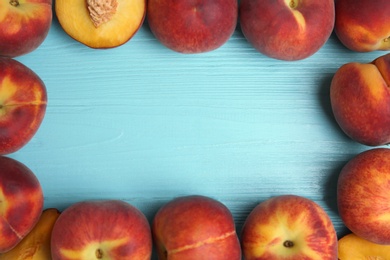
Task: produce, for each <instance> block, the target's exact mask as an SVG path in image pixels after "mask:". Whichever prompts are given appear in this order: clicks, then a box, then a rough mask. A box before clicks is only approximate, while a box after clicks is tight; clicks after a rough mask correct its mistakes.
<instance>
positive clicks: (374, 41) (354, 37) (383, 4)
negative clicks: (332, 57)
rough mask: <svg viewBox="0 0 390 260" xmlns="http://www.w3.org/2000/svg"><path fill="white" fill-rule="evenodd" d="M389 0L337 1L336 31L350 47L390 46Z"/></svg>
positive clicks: (389, 47)
mask: <svg viewBox="0 0 390 260" xmlns="http://www.w3.org/2000/svg"><path fill="white" fill-rule="evenodd" d="M389 13H390V2H389V1H388V0H376V1H370V0H359V1H356V0H338V1H336V23H335V33H336V35H337V37H338V38H339V39H340V41H341V42H342V43H343V44H344V45H345V46H346V47H347V48H348V49H350V50H353V51H358V52H369V51H375V50H383V51H385V50H390V23H389Z"/></svg>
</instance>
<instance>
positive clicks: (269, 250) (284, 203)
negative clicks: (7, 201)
mask: <svg viewBox="0 0 390 260" xmlns="http://www.w3.org/2000/svg"><path fill="white" fill-rule="evenodd" d="M241 244H242V248H243V249H242V250H243V253H244V256H245V259H246V260H263V259H264V260H268V259H278V260H284V259H285V260H302V259H321V260H326V259H329V260H335V259H337V235H336V231H335V229H334V227H333V224H332V221H331V220H330V218H329V216H328V214H327V213H326V212H325V211H324V209H323V208H322V207H320V206H319V205H318V204H317V203H315V202H314V201H312V200H310V199H307V198H304V197H301V196H296V195H280V196H276V197H272V198H270V199H267V200H266V201H263V202H261V203H259V204H258V205H257V206H256V207H255V208H254V209H253V210H252V212H251V213H250V214H249V216H248V217H247V219H246V220H245V223H244V225H243V228H242V234H241Z"/></svg>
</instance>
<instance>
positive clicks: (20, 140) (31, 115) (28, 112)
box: [0, 57, 47, 155]
mask: <svg viewBox="0 0 390 260" xmlns="http://www.w3.org/2000/svg"><path fill="white" fill-rule="evenodd" d="M46 105H47V93H46V87H45V84H44V83H43V81H42V80H41V79H40V78H39V76H38V75H37V74H35V73H34V72H33V71H32V70H31V69H29V68H28V67H26V66H25V65H23V64H22V63H20V62H18V61H16V60H13V59H11V58H5V57H3V58H0V155H5V154H9V153H13V152H16V151H17V150H19V149H20V148H22V147H23V146H24V145H26V144H27V143H28V142H29V141H30V140H31V138H33V136H34V135H35V133H36V132H37V131H38V129H39V127H40V125H41V123H42V121H43V118H44V115H45V112H46Z"/></svg>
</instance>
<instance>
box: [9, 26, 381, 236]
mask: <svg viewBox="0 0 390 260" xmlns="http://www.w3.org/2000/svg"><path fill="white" fill-rule="evenodd" d="M383 54H384V53H383V52H372V53H355V52H352V51H349V50H347V49H346V48H345V47H344V46H342V45H341V43H340V42H339V41H338V39H337V38H336V37H335V35H332V37H331V38H330V39H329V41H328V42H327V43H326V45H325V46H324V47H323V48H322V49H321V50H320V51H319V52H318V53H316V54H315V55H313V56H312V57H310V58H307V59H305V60H302V61H296V62H286V61H278V60H274V59H271V58H267V57H265V56H263V55H261V54H260V53H258V52H257V51H255V50H254V49H253V48H252V47H251V46H250V45H249V44H248V43H247V41H246V40H245V38H244V37H243V35H242V33H241V31H240V29H239V27H238V28H237V30H236V31H235V33H234V35H233V36H232V37H231V39H230V40H229V41H228V42H227V43H226V44H225V45H223V46H222V47H221V48H219V49H217V50H215V51H212V52H209V53H205V54H197V55H184V54H179V53H175V52H173V51H171V50H169V49H167V48H165V47H164V46H163V45H161V44H160V43H159V42H158V41H157V40H156V39H155V38H154V36H153V35H152V34H151V32H150V30H149V28H148V26H147V24H144V25H143V27H142V28H141V29H140V31H139V32H138V33H137V34H136V35H135V36H134V38H133V39H132V40H131V41H129V42H128V43H126V44H125V45H123V46H121V47H118V48H115V49H109V50H94V49H90V48H88V47H86V46H84V45H82V44H80V43H78V42H76V41H74V40H73V39H71V38H70V37H69V36H68V35H67V34H66V33H65V32H64V31H63V30H62V28H61V27H60V25H59V24H58V21H57V20H56V19H55V20H54V21H53V25H52V27H51V30H50V33H49V35H48V37H47V39H46V40H45V42H44V43H43V44H42V45H41V46H40V47H39V48H38V49H37V50H35V51H34V52H32V53H30V54H27V55H25V56H22V57H19V58H17V60H19V61H21V62H22V63H24V64H25V65H27V66H28V67H30V68H31V69H32V70H34V71H35V72H36V73H37V74H38V75H39V76H40V77H41V78H42V80H43V81H44V82H45V84H46V87H47V90H48V99H49V101H48V107H47V113H46V116H45V119H44V121H43V123H42V125H41V127H40V129H39V131H38V133H37V134H36V135H35V136H34V138H33V139H32V140H31V141H30V142H29V143H28V144H27V145H26V146H25V147H23V148H22V149H21V150H19V151H18V152H16V153H14V154H11V155H10V157H12V158H15V159H17V160H19V161H20V162H22V163H24V164H26V165H27V166H28V167H29V168H30V169H31V170H33V172H34V173H35V174H36V175H37V177H38V178H39V180H40V182H41V185H42V187H43V190H44V195H45V207H46V208H47V207H56V208H58V209H60V210H63V209H65V208H66V207H67V206H69V205H70V204H72V203H75V202H78V201H82V200H89V199H121V200H125V201H127V202H129V203H131V204H133V205H134V206H136V207H138V208H139V209H140V210H141V211H142V212H144V214H145V215H146V216H147V217H148V218H149V219H150V220H151V219H152V218H153V216H154V214H155V212H156V211H157V210H158V208H159V207H160V206H162V205H163V204H164V203H165V202H167V201H169V200H170V199H172V198H174V197H177V196H183V195H189V194H201V195H206V196H210V197H213V198H215V199H218V200H220V201H221V202H223V203H224V204H225V205H226V206H228V207H229V209H230V210H231V211H232V213H233V216H234V218H235V220H236V223H237V229H238V230H240V229H241V226H242V224H243V222H244V220H245V218H246V216H247V215H248V214H249V212H250V211H251V210H252V209H253V208H254V206H255V205H257V203H259V202H261V201H264V200H265V199H267V198H269V197H271V196H276V195H282V194H296V195H301V196H305V197H307V198H310V199H312V200H314V201H315V202H317V203H319V204H320V205H321V206H323V207H324V209H325V210H326V211H327V212H328V213H329V215H330V216H331V218H332V220H333V223H334V225H335V227H336V229H337V231H338V234H339V236H341V235H343V234H345V232H347V230H346V228H345V227H344V226H343V224H342V223H341V220H340V219H339V216H338V214H337V207H336V181H337V177H338V174H339V172H340V169H341V168H342V166H343V165H344V164H345V163H346V162H347V161H348V160H349V159H351V158H352V157H353V156H355V155H356V154H358V153H359V152H362V151H364V150H367V149H370V148H371V147H367V146H363V145H360V144H358V143H356V142H354V141H352V140H350V139H349V138H348V137H346V135H345V134H344V133H343V132H341V130H340V128H339V127H338V125H337V124H336V122H335V120H334V118H333V115H332V111H331V109H330V101H329V86H330V81H331V78H332V76H333V74H334V72H335V71H336V70H337V69H338V67H340V66H341V65H342V64H344V63H347V62H350V61H359V62H369V61H371V60H373V59H374V58H376V57H379V56H381V55H383Z"/></svg>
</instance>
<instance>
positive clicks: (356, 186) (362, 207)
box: [337, 148, 390, 245]
mask: <svg viewBox="0 0 390 260" xmlns="http://www.w3.org/2000/svg"><path fill="white" fill-rule="evenodd" d="M389 193H390V149H386V148H374V149H371V150H367V151H364V152H362V153H360V154H358V155H356V156H355V157H353V158H352V159H351V160H349V161H348V162H347V164H346V165H345V166H344V167H343V168H342V170H341V172H340V175H339V178H338V183H337V203H338V209H339V214H340V217H341V219H342V221H343V222H344V224H345V226H346V227H347V228H349V229H350V230H351V231H352V232H353V233H354V234H356V235H357V236H359V237H361V238H363V239H366V240H368V241H370V242H372V243H377V244H383V245H386V244H387V245H390V210H389V205H390V202H389V200H388V197H389Z"/></svg>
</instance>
